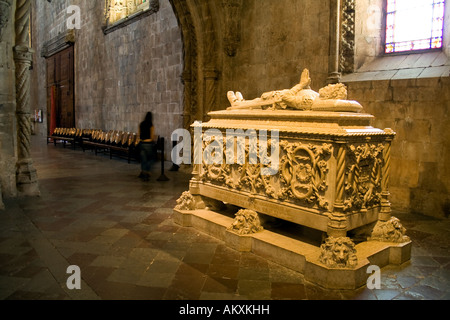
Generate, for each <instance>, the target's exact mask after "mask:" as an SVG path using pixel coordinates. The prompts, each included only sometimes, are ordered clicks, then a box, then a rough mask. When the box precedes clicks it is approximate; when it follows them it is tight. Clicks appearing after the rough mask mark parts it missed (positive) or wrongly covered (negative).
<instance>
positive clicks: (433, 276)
mask: <svg viewBox="0 0 450 320" xmlns="http://www.w3.org/2000/svg"><path fill="white" fill-rule="evenodd" d="M33 159H34V164H35V167H36V168H37V170H38V176H39V182H40V190H41V196H40V197H38V198H27V199H20V200H5V204H6V207H7V209H6V210H5V211H2V212H0V299H9V300H31V299H33V300H35V299H41V300H42V299H45V300H72V299H75V300H81V299H83V300H86V299H89V300H90V299H103V300H118V299H120V300H130V299H139V300H141V299H144V300H175V299H176V300H179V299H189V300H246V299H252V300H278V299H292V300H299V299H308V300H319V299H321V300H322V299H327V300H328V299H333V300H335V299H337V300H392V299H426V300H437V299H449V298H450V250H449V244H450V241H449V238H450V233H449V231H450V222H449V219H443V220H438V219H433V218H428V217H423V216H419V215H412V214H397V215H396V216H398V217H399V218H400V219H401V220H402V221H403V224H404V226H405V227H406V228H407V229H408V232H407V233H408V235H409V236H410V237H411V238H412V240H413V249H412V259H411V261H410V262H407V263H405V264H404V265H401V266H389V267H385V268H383V269H382V270H381V278H382V285H381V289H380V290H369V289H367V288H361V289H358V290H355V291H336V290H325V289H323V288H321V287H318V286H316V285H314V284H311V283H308V282H306V281H305V280H304V279H303V277H302V275H301V274H298V273H296V272H293V271H291V270H289V269H287V268H285V267H282V266H280V265H277V264H275V263H273V262H269V261H266V260H265V259H263V258H260V257H258V256H255V255H253V254H251V253H239V252H237V251H234V250H232V249H230V248H228V247H226V246H225V245H224V244H223V243H222V242H220V241H218V240H216V239H214V238H211V237H209V236H207V235H204V234H202V233H200V232H198V231H196V230H194V229H192V228H183V227H180V226H178V225H176V224H174V222H173V221H172V219H171V215H172V208H173V207H174V206H175V203H176V200H177V199H178V198H179V196H180V195H181V193H182V192H183V191H185V190H187V189H188V181H189V178H190V174H189V172H188V171H187V170H182V171H179V172H168V171H166V173H165V174H166V176H167V177H169V179H170V181H167V182H157V181H156V178H157V177H158V176H159V166H155V171H154V174H153V177H152V179H151V181H150V182H142V181H140V180H139V179H138V178H137V175H138V173H139V165H138V164H137V163H131V164H128V163H127V162H126V161H123V160H120V159H113V160H110V159H109V157H107V156H103V155H98V156H95V155H94V154H93V153H91V152H89V151H86V152H85V153H83V152H82V151H81V150H79V149H77V150H71V149H70V148H65V149H63V148H62V146H61V145H58V146H56V147H55V146H53V145H52V144H49V145H46V143H45V139H44V140H42V139H38V138H37V137H33ZM167 167H168V165H167V166H166V168H167ZM69 265H78V266H79V267H80V269H81V276H82V288H81V290H69V289H68V288H67V286H66V281H67V279H68V277H69V276H70V275H69V274H67V273H66V270H67V267H68V266H69Z"/></svg>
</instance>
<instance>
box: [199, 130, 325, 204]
mask: <svg viewBox="0 0 450 320" xmlns="http://www.w3.org/2000/svg"><path fill="white" fill-rule="evenodd" d="M228 138H229V137H228ZM235 142H236V143H237V144H238V148H243V149H245V153H244V154H243V155H242V157H243V158H242V159H237V161H236V163H241V164H242V165H239V164H227V163H225V161H221V162H220V163H218V164H213V159H212V157H213V155H212V154H209V153H205V154H204V155H205V156H206V157H205V158H204V159H203V166H202V173H201V175H200V178H201V180H202V181H204V182H211V183H213V184H217V185H222V186H226V187H228V188H231V189H236V190H239V191H244V192H248V193H250V194H254V195H262V196H267V197H269V198H272V199H276V200H285V201H289V202H293V203H300V204H301V205H307V206H310V207H315V208H320V209H322V210H326V211H328V210H329V203H328V202H327V201H326V200H325V197H324V193H325V191H326V190H327V188H328V185H327V182H326V179H327V174H328V170H329V168H328V162H327V160H328V159H329V157H330V156H331V153H332V152H333V147H332V145H331V144H327V143H323V144H321V145H315V144H304V143H301V142H288V141H286V140H283V141H281V142H280V144H279V145H280V151H279V152H280V162H279V169H280V170H279V171H278V172H277V173H276V174H275V175H273V176H267V175H263V174H262V169H263V168H264V167H265V165H264V164H263V161H262V160H261V157H260V155H261V152H260V151H261V150H260V148H261V147H260V146H255V147H254V148H255V149H254V150H252V152H253V153H254V154H255V155H257V157H258V159H257V161H256V164H252V163H250V162H249V154H250V143H245V141H240V140H239V139H236V141H235ZM213 143H217V144H218V145H223V139H221V140H214V139H213V140H212V141H203V150H205V149H207V148H208V147H209V146H210V145H211V144H213ZM240 143H245V146H241V145H239V144H240ZM227 145H233V144H231V143H227ZM267 145H272V141H271V140H269V141H268V143H267ZM264 153H265V152H263V154H264ZM215 156H217V155H215ZM221 158H222V159H226V150H224V151H223V156H222V157H221Z"/></svg>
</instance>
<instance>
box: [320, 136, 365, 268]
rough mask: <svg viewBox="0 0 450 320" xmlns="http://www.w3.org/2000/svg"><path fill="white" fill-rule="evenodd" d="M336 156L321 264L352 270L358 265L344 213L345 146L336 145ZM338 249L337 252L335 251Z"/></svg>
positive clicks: (321, 249)
mask: <svg viewBox="0 0 450 320" xmlns="http://www.w3.org/2000/svg"><path fill="white" fill-rule="evenodd" d="M337 150H338V151H337V156H336V192H335V200H334V206H333V207H334V208H333V212H331V213H330V216H329V220H328V230H327V235H328V238H327V239H326V240H325V242H324V243H323V244H322V245H321V247H320V251H321V253H320V257H319V260H320V262H321V263H323V264H325V265H326V266H327V267H329V268H337V269H342V268H344V269H346V268H354V267H355V266H356V265H357V263H358V258H357V257H356V249H355V243H354V242H353V241H352V240H351V239H350V238H348V237H347V228H348V222H347V216H346V214H345V211H344V188H345V168H346V157H347V145H346V144H345V143H339V144H338V145H337ZM337 249H339V250H337Z"/></svg>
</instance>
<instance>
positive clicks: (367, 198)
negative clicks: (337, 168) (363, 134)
mask: <svg viewBox="0 0 450 320" xmlns="http://www.w3.org/2000/svg"><path fill="white" fill-rule="evenodd" d="M383 151H384V145H383V144H378V145H375V144H368V143H367V144H361V145H349V146H348V150H347V162H346V163H347V171H346V178H345V200H344V211H345V212H356V211H365V210H367V209H368V208H372V207H374V206H377V205H379V204H380V202H381V192H382V190H381V178H382V168H383Z"/></svg>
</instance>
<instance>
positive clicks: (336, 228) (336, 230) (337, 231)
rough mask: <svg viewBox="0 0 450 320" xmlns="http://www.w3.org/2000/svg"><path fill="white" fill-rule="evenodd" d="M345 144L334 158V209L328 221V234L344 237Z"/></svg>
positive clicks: (345, 219)
mask: <svg viewBox="0 0 450 320" xmlns="http://www.w3.org/2000/svg"><path fill="white" fill-rule="evenodd" d="M346 156H347V146H346V145H345V144H341V145H340V146H339V148H338V153H337V158H336V193H335V200H334V209H333V212H332V213H331V215H330V218H329V222H328V232H327V233H328V236H333V237H345V236H346V234H347V218H346V216H345V213H344V183H345V158H346Z"/></svg>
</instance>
